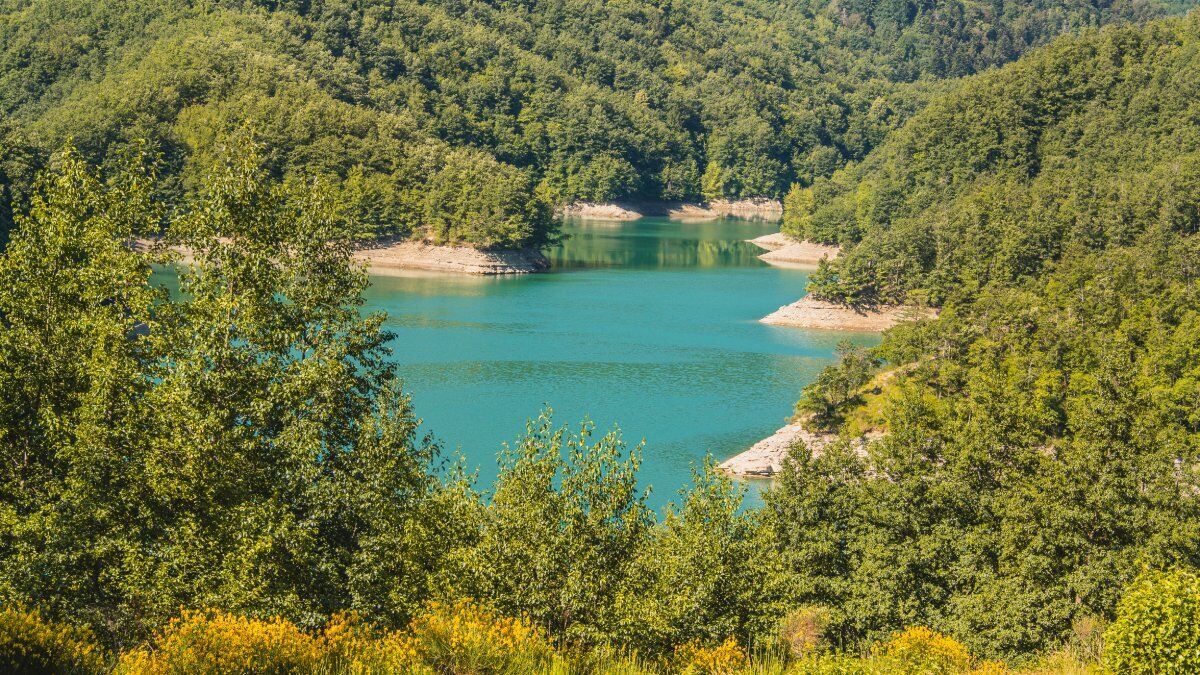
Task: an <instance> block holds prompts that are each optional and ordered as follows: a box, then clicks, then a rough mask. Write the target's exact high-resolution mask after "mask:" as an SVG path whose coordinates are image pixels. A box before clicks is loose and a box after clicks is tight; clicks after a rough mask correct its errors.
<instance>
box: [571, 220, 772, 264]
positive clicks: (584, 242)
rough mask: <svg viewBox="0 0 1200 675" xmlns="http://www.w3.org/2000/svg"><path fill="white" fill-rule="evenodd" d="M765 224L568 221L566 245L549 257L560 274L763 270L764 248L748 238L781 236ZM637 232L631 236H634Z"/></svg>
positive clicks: (719, 221)
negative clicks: (649, 269)
mask: <svg viewBox="0 0 1200 675" xmlns="http://www.w3.org/2000/svg"><path fill="white" fill-rule="evenodd" d="M777 228H778V226H777V225H775V224H772V223H764V222H762V221H745V220H729V219H723V220H716V221H708V222H678V221H671V220H667V219H665V218H644V219H642V220H639V221H635V222H634V223H614V222H605V221H587V220H568V221H566V223H565V226H564V228H563V231H564V232H565V233H566V234H568V235H569V239H568V240H567V241H566V242H564V244H563V245H562V246H560V247H558V248H556V249H554V250H553V251H550V252H549V257H550V260H551V261H553V263H554V266H555V267H556V268H558V269H573V268H579V267H597V266H609V267H624V268H630V267H641V268H647V267H691V268H711V267H747V266H755V267H757V266H760V265H761V264H762V263H761V262H760V261H759V260H758V256H759V255H760V254H761V253H762V249H760V248H758V247H757V246H755V245H754V244H750V243H748V242H746V241H745V240H746V239H753V238H754V237H757V236H760V235H763V234H768V233H770V232H774V231H776V230H777ZM631 230H632V231H631Z"/></svg>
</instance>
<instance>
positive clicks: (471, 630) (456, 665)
mask: <svg viewBox="0 0 1200 675" xmlns="http://www.w3.org/2000/svg"><path fill="white" fill-rule="evenodd" d="M409 630H410V632H411V634H412V637H413V639H414V641H415V650H416V652H417V654H418V655H419V656H420V658H421V660H422V661H424V662H425V663H426V664H428V665H430V666H432V667H433V668H435V669H436V670H438V671H439V672H451V673H456V674H457V675H464V674H470V673H490V672H496V671H508V670H513V669H519V668H539V667H541V666H542V665H544V664H547V663H550V662H551V661H553V660H554V650H553V648H552V647H551V646H550V643H549V641H548V640H547V639H546V637H545V636H544V635H543V634H542V633H541V631H539V630H537V629H536V628H535V627H534V626H532V625H531V624H529V623H528V622H526V621H524V620H521V619H513V618H510V617H505V616H500V615H499V614H497V613H496V612H494V611H492V610H490V609H488V608H487V607H484V606H483V605H480V604H478V603H475V602H471V601H459V602H454V603H432V604H430V605H429V607H428V608H427V610H426V612H425V613H424V614H422V615H421V616H418V617H417V618H415V619H413V621H412V624H411V625H410V627H409Z"/></svg>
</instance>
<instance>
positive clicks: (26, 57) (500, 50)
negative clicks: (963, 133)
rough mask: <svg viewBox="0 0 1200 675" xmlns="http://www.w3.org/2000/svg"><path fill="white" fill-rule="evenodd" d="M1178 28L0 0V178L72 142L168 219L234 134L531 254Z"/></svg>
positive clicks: (801, 179) (473, 4) (803, 10)
mask: <svg viewBox="0 0 1200 675" xmlns="http://www.w3.org/2000/svg"><path fill="white" fill-rule="evenodd" d="M1185 4H1186V3H1185ZM1180 7H1181V5H1180V3H1165V2H1160V1H1159V0H1139V1H1131V0H1116V1H1113V0H1103V1H1089V2H1083V1H1081V0H1072V1H1057V2H1048V1H1041V2H1036V3H1013V2H1001V1H999V0H994V1H992V2H965V1H961V0H955V1H954V2H932V1H929V0H922V1H916V0H884V1H881V2H876V1H861V0H855V1H846V0H842V1H837V2H831V1H827V0H805V1H803V2H792V3H784V4H779V3H775V2H768V1H766V0H749V1H747V2H742V3H738V4H736V5H730V4H729V3H724V2H716V1H712V0H688V1H687V2H666V1H662V0H655V1H651V0H631V1H627V2H621V3H616V4H614V3H595V2H587V1H582V0H581V1H572V2H561V1H557V0H546V1H534V2H497V3H490V2H481V1H467V2H462V1H460V0H439V1H437V2H411V1H401V2H395V1H393V0H386V1H384V0H378V1H370V0H362V1H357V2H350V1H347V0H329V1H312V2H310V1H307V0H305V1H297V2H290V1H288V2H266V1H261V2H259V1H255V0H219V1H211V0H204V1H194V2H193V1H185V0H177V1H174V2H170V1H167V0H104V1H102V2H93V1H91V0H4V2H2V3H0V73H2V74H0V110H2V111H3V113H4V115H5V116H6V117H7V118H9V120H10V121H9V123H7V124H6V125H5V126H4V127H3V129H2V131H3V139H2V140H0V143H2V144H3V146H2V147H3V152H2V156H0V166H3V167H4V169H3V170H4V171H5V172H6V174H5V175H6V176H8V180H6V181H5V182H6V183H12V184H13V185H17V186H18V187H17V188H10V190H17V191H20V190H24V191H26V192H27V191H28V187H29V183H28V179H29V178H30V175H29V174H28V172H27V171H25V168H26V167H27V165H28V163H29V162H34V163H35V164H36V163H37V162H44V161H45V160H46V159H47V158H48V153H49V152H50V151H53V150H55V149H57V148H59V147H61V146H62V144H64V143H65V142H66V141H67V140H68V139H70V140H71V141H72V142H73V144H74V145H75V147H77V148H79V150H80V151H81V152H82V153H83V154H84V156H85V157H88V158H89V159H91V160H93V161H97V162H106V161H107V160H108V158H109V157H110V156H113V155H119V154H121V153H122V152H124V151H126V150H127V149H128V148H129V147H130V146H131V145H137V144H148V146H149V148H150V150H151V151H152V152H157V153H161V154H162V156H163V164H162V168H161V171H162V174H163V181H162V182H161V185H160V187H159V189H160V190H161V191H162V192H163V193H164V195H163V196H164V197H165V198H167V199H168V200H169V201H173V202H179V201H180V199H181V198H182V196H183V195H184V194H186V193H187V192H188V191H189V190H191V189H194V188H195V187H196V185H197V184H198V180H199V176H200V175H202V174H203V173H205V172H206V171H208V170H209V162H210V161H211V158H212V156H213V155H214V153H216V152H217V151H218V147H219V146H220V145H221V141H222V140H223V139H225V138H226V137H227V136H228V135H230V134H232V133H235V132H237V131H239V130H241V129H242V128H243V127H245V126H246V125H250V126H252V128H253V131H254V132H255V133H256V134H257V137H258V138H259V139H260V141H261V142H262V143H263V144H264V146H265V147H266V148H268V149H269V150H268V153H267V156H266V158H265V159H266V163H267V166H268V168H269V170H270V171H271V173H272V175H273V176H274V177H276V178H278V179H285V178H286V179H301V178H303V177H306V176H311V175H314V174H315V175H320V176H323V177H325V178H327V179H331V180H328V181H327V182H329V183H330V185H331V187H330V189H337V190H338V191H339V192H340V193H341V194H340V197H339V198H340V199H341V200H342V201H345V202H347V203H352V204H354V205H355V213H356V219H357V220H358V221H359V222H360V223H361V224H362V227H363V230H364V232H365V233H367V234H399V235H403V236H421V237H424V238H426V239H429V240H431V241H435V242H465V243H469V244H472V245H475V246H479V247H484V248H492V247H522V246H535V247H536V246H540V245H542V244H544V243H546V242H548V241H551V240H552V239H553V229H554V226H553V223H551V222H550V221H549V219H548V217H547V215H546V210H547V208H548V207H549V206H550V205H551V204H554V203H565V202H569V201H574V200H594V201H604V200H609V199H613V198H619V197H636V196H641V197H658V198H666V199H685V200H696V199H713V198H739V197H763V196H774V197H778V196H782V194H783V193H784V192H785V191H786V190H787V189H788V187H789V186H790V185H792V184H793V183H798V184H800V185H807V184H809V183H810V182H811V181H812V180H814V179H816V178H823V177H827V176H829V175H830V174H832V173H833V172H834V171H835V170H836V169H838V168H839V167H841V166H842V165H843V164H845V163H846V162H847V161H850V160H859V159H862V158H863V157H865V156H866V155H867V153H868V152H869V151H870V150H871V149H872V148H873V147H874V146H876V145H877V144H878V143H879V142H880V141H881V140H882V139H883V138H884V136H885V135H886V134H887V133H888V132H890V131H892V130H893V129H895V128H897V127H898V126H899V125H900V124H901V123H902V122H903V121H904V120H905V119H907V118H908V117H909V116H910V115H911V114H912V113H913V112H914V111H916V110H917V109H919V108H920V107H921V105H922V103H923V102H924V101H925V99H926V98H927V96H928V95H929V93H930V92H931V91H932V90H935V89H936V88H937V87H936V86H935V85H933V84H932V83H933V82H934V81H935V80H937V79H939V78H948V77H956V76H962V75H967V74H970V73H974V72H977V71H981V70H984V69H987V68H989V67H992V66H994V65H997V64H1001V63H1005V62H1007V61H1010V60H1012V59H1013V58H1016V57H1017V56H1019V55H1020V54H1021V53H1023V52H1024V51H1026V50H1028V49H1029V48H1030V47H1033V46H1036V45H1040V44H1043V43H1045V42H1047V41H1049V40H1050V39H1051V38H1052V37H1054V36H1055V35H1058V34H1060V33H1063V32H1067V31H1072V30H1077V29H1080V28H1084V27H1088V26H1097V25H1102V24H1105V23H1110V22H1115V21H1124V20H1138V19H1145V18H1149V17H1152V16H1155V15H1158V14H1161V13H1164V12H1168V11H1175V10H1178V9H1180ZM9 172H11V174H12V175H8V173H9ZM464 223H474V224H473V225H464Z"/></svg>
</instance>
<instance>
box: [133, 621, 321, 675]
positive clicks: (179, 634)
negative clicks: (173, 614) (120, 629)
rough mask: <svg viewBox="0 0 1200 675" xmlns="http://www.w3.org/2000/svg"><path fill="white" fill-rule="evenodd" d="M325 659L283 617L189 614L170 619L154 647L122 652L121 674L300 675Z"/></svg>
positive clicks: (315, 643) (316, 646)
mask: <svg viewBox="0 0 1200 675" xmlns="http://www.w3.org/2000/svg"><path fill="white" fill-rule="evenodd" d="M321 656H322V653H321V644H320V643H319V641H318V640H316V639H314V638H312V637H311V636H309V635H306V634H305V633H304V632H303V631H301V630H300V629H299V628H298V627H297V626H296V625H295V624H292V623H290V622H288V621H285V620H283V619H278V618H277V619H272V620H270V621H262V620H259V619H250V618H246V617H241V616H234V615H232V614H225V613H222V612H186V613H184V615H183V616H182V617H181V618H178V619H173V620H171V622H170V624H168V625H167V627H166V628H164V629H163V630H162V632H161V633H160V634H159V635H158V637H157V638H156V639H155V641H154V645H153V648H152V649H137V650H133V651H130V652H126V653H125V654H123V655H122V656H121V660H120V662H119V664H118V667H117V672H118V673H122V674H129V675H135V674H141V673H145V674H147V675H151V674H159V673H181V674H182V673H189V674H196V675H205V674H207V673H213V674H214V675H216V674H217V673H222V674H224V673H299V672H311V671H312V670H313V669H314V667H315V666H316V664H317V663H318V662H319V660H320V659H321Z"/></svg>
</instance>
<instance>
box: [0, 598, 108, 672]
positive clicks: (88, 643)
mask: <svg viewBox="0 0 1200 675" xmlns="http://www.w3.org/2000/svg"><path fill="white" fill-rule="evenodd" d="M107 660H108V659H107V657H106V656H105V654H104V651H103V650H102V649H101V648H100V647H99V646H97V644H96V641H95V639H94V637H93V636H92V634H91V633H90V632H89V631H87V630H86V629H83V628H76V627H75V626H70V625H67V624H63V623H55V622H51V621H47V620H46V619H44V618H43V617H42V616H41V614H38V613H37V612H36V611H27V610H23V609H20V608H16V607H5V608H3V609H0V671H3V672H5V673H25V674H29V675H33V674H40V673H47V674H49V673H56V674H58V673H65V674H67V675H73V674H75V673H100V672H104V670H105V664H106V661H107Z"/></svg>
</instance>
